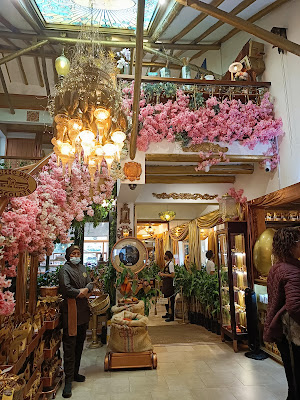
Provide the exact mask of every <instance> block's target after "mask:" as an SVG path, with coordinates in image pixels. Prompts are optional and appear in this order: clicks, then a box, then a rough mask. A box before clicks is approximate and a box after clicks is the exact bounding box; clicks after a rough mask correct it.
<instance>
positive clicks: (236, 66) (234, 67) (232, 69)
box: [228, 62, 243, 73]
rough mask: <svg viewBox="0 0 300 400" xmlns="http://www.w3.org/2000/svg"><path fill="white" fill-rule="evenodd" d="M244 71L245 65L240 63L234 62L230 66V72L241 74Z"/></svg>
mask: <svg viewBox="0 0 300 400" xmlns="http://www.w3.org/2000/svg"><path fill="white" fill-rule="evenodd" d="M242 69H243V64H241V63H240V62H234V63H232V64H230V66H229V68H228V71H229V72H233V73H235V72H240V71H241V70H242Z"/></svg>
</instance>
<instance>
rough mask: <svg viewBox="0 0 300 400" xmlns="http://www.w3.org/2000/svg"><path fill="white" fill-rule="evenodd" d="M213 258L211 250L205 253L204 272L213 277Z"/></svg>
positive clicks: (214, 269)
mask: <svg viewBox="0 0 300 400" xmlns="http://www.w3.org/2000/svg"><path fill="white" fill-rule="evenodd" d="M213 257H214V253H213V252H212V250H208V251H207V252H206V258H207V262H206V272H207V273H208V275H213V274H214V273H215V271H216V268H215V263H214V262H213V260H212V259H213Z"/></svg>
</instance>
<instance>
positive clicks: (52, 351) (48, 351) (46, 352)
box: [44, 341, 61, 359]
mask: <svg viewBox="0 0 300 400" xmlns="http://www.w3.org/2000/svg"><path fill="white" fill-rule="evenodd" d="M60 343H61V341H59V342H57V343H56V345H55V346H54V347H52V349H44V358H45V359H49V358H52V357H53V356H54V355H55V353H56V352H57V350H58V349H59V348H60Z"/></svg>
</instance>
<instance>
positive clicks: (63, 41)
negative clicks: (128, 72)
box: [0, 31, 220, 50]
mask: <svg viewBox="0 0 300 400" xmlns="http://www.w3.org/2000/svg"><path fill="white" fill-rule="evenodd" d="M0 37H1V38H7V39H20V40H24V39H26V40H35V39H37V40H45V39H47V40H48V41H49V42H53V43H61V44H68V43H69V44H76V43H87V44H88V43H90V40H87V39H78V38H69V37H59V36H43V35H33V34H28V33H24V34H23V33H13V32H4V31H0ZM94 43H97V44H99V45H102V46H105V47H112V48H119V47H120V48H123V47H128V48H135V42H134V41H115V40H95V41H94ZM144 45H145V46H148V47H151V48H153V49H166V50H180V49H185V50H200V49H202V50H219V49H220V45H218V44H192V45H190V44H182V43H181V44H179V43H151V42H144Z"/></svg>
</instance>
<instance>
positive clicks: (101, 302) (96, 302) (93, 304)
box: [90, 294, 110, 314]
mask: <svg viewBox="0 0 300 400" xmlns="http://www.w3.org/2000/svg"><path fill="white" fill-rule="evenodd" d="M109 306H110V299H109V295H108V294H102V295H101V296H99V297H96V298H95V299H93V300H91V301H90V309H91V312H92V313H93V314H104V313H105V312H106V311H107V310H108V308H109Z"/></svg>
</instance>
